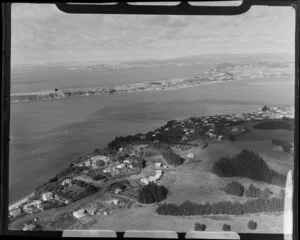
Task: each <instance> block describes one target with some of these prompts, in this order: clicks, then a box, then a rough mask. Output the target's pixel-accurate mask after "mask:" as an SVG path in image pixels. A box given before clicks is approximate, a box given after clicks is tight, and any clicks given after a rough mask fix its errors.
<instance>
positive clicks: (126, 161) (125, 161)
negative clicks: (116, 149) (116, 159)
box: [123, 159, 131, 164]
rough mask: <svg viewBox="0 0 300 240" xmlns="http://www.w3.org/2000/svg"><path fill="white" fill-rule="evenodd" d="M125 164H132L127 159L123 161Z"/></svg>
mask: <svg viewBox="0 0 300 240" xmlns="http://www.w3.org/2000/svg"><path fill="white" fill-rule="evenodd" d="M123 163H128V164H129V163H131V162H130V160H128V159H125V160H124V161H123Z"/></svg>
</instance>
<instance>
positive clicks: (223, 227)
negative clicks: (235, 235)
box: [222, 223, 231, 231]
mask: <svg viewBox="0 0 300 240" xmlns="http://www.w3.org/2000/svg"><path fill="white" fill-rule="evenodd" d="M222 230H223V231H230V230H231V226H230V225H229V224H226V223H224V225H223V226H222Z"/></svg>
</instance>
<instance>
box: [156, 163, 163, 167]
mask: <svg viewBox="0 0 300 240" xmlns="http://www.w3.org/2000/svg"><path fill="white" fill-rule="evenodd" d="M162 165H163V164H162V163H161V162H157V163H155V167H162Z"/></svg>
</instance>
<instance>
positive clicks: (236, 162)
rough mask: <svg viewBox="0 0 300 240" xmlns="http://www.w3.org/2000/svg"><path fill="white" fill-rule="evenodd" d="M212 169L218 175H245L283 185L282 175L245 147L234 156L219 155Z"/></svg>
mask: <svg viewBox="0 0 300 240" xmlns="http://www.w3.org/2000/svg"><path fill="white" fill-rule="evenodd" d="M212 171H213V173H215V174H216V175H217V176H219V177H246V178H250V179H253V180H257V181H263V182H267V183H270V184H274V185H279V186H284V185H285V176H284V175H281V174H279V173H277V172H275V171H274V170H272V169H270V168H269V167H268V165H267V164H266V162H265V161H264V160H263V159H262V158H261V157H260V156H259V155H257V154H256V153H254V152H253V151H251V150H246V149H243V150H242V152H240V153H239V154H237V155H236V156H234V157H221V158H220V159H219V160H218V161H217V162H215V163H214V165H213V168H212Z"/></svg>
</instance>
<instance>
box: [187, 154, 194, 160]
mask: <svg viewBox="0 0 300 240" xmlns="http://www.w3.org/2000/svg"><path fill="white" fill-rule="evenodd" d="M186 156H187V157H188V158H189V159H192V158H194V157H195V155H194V154H193V153H188V154H187V155H186Z"/></svg>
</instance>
